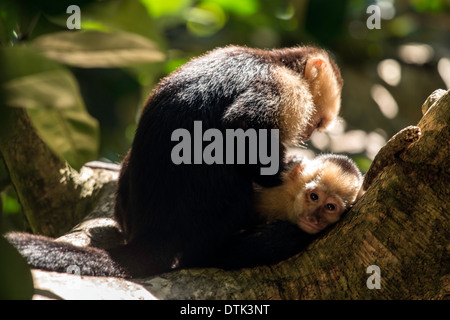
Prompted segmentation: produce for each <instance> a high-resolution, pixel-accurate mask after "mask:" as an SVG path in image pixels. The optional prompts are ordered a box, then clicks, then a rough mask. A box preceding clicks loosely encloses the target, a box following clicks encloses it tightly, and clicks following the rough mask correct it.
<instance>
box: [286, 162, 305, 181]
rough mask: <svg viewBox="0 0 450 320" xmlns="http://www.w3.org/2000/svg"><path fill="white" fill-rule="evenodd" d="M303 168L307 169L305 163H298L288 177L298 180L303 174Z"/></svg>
mask: <svg viewBox="0 0 450 320" xmlns="http://www.w3.org/2000/svg"><path fill="white" fill-rule="evenodd" d="M303 169H305V165H304V164H303V163H301V162H300V163H298V164H296V165H295V167H293V168H292V169H291V171H289V173H288V175H287V177H288V179H292V180H296V179H298V177H299V176H301V174H302V171H303Z"/></svg>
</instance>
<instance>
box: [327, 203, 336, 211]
mask: <svg viewBox="0 0 450 320" xmlns="http://www.w3.org/2000/svg"><path fill="white" fill-rule="evenodd" d="M335 209H336V206H335V205H334V204H332V203H327V210H328V211H334V210H335Z"/></svg>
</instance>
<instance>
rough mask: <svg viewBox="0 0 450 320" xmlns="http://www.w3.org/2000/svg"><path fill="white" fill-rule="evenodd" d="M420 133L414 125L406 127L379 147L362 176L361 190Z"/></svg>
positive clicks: (416, 138) (414, 140) (418, 136)
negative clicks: (367, 169)
mask: <svg viewBox="0 0 450 320" xmlns="http://www.w3.org/2000/svg"><path fill="white" fill-rule="evenodd" d="M421 135H422V132H421V131H420V128H419V127H416V126H409V127H406V128H404V129H402V130H401V131H399V132H398V133H397V134H395V135H394V136H393V137H392V138H391V139H390V140H389V141H388V142H387V143H386V145H385V146H384V147H383V148H381V149H380V151H379V152H378V154H377V155H376V157H375V159H374V160H373V162H372V165H371V166H370V168H369V171H367V173H366V175H365V177H364V183H363V186H362V188H363V190H367V189H368V188H369V187H370V186H371V185H372V183H373V181H375V179H376V178H377V177H378V175H379V174H380V173H381V171H382V170H383V169H384V168H385V167H387V166H389V165H391V164H393V163H394V162H395V160H396V159H397V158H398V156H399V155H400V153H402V152H403V151H404V150H405V149H406V148H407V147H408V146H409V145H410V144H411V143H413V142H416V141H417V140H419V138H420V136H421Z"/></svg>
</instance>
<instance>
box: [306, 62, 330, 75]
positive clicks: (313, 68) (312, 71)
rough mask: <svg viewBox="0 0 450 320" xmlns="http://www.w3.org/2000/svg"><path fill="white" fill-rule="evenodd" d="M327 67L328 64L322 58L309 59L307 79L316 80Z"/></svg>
mask: <svg viewBox="0 0 450 320" xmlns="http://www.w3.org/2000/svg"><path fill="white" fill-rule="evenodd" d="M326 66H327V62H326V60H325V59H324V58H322V57H313V58H309V59H308V61H306V66H305V77H306V78H307V79H310V80H314V79H315V78H317V76H318V75H319V73H320V71H321V70H323V69H324V68H325V67H326Z"/></svg>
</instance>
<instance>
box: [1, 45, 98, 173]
mask: <svg viewBox="0 0 450 320" xmlns="http://www.w3.org/2000/svg"><path fill="white" fill-rule="evenodd" d="M0 64H1V65H2V66H5V69H4V70H5V72H4V73H2V75H1V76H0V85H1V89H2V91H3V94H4V98H3V100H4V101H3V104H4V105H5V106H6V107H19V108H26V109H27V112H28V115H29V117H30V119H31V122H32V123H33V125H34V127H35V128H36V130H37V132H38V134H39V135H40V137H41V138H42V140H43V141H44V142H45V143H46V144H47V145H48V147H49V148H50V149H51V150H52V151H53V152H54V153H55V154H56V155H58V156H59V157H60V158H62V159H64V160H66V161H67V162H68V163H69V164H70V165H71V166H72V167H73V168H75V169H76V170H78V169H79V168H81V167H82V166H83V165H84V164H85V163H86V162H88V161H90V160H93V159H94V158H95V157H96V155H97V150H98V145H99V141H98V140H99V138H98V136H99V132H98V131H99V129H98V123H97V120H95V119H94V118H92V117H91V116H90V115H89V114H88V113H87V111H86V108H85V106H84V103H83V100H82V98H81V95H80V92H79V89H78V84H77V82H76V80H75V78H74V77H73V75H72V74H71V73H70V72H69V71H68V70H67V69H66V68H64V67H63V66H61V65H59V64H57V63H55V62H53V61H50V60H48V59H46V58H45V57H43V56H41V55H39V54H37V53H35V52H33V51H31V50H30V49H27V48H23V47H14V48H6V49H2V50H0ZM15 66H18V67H17V68H15ZM2 108H3V107H2Z"/></svg>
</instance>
